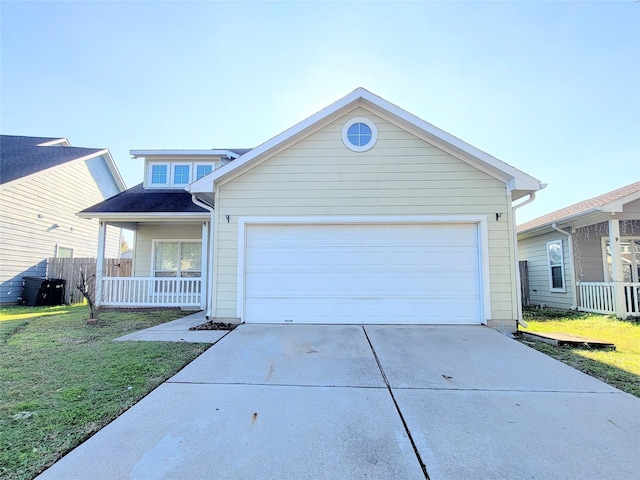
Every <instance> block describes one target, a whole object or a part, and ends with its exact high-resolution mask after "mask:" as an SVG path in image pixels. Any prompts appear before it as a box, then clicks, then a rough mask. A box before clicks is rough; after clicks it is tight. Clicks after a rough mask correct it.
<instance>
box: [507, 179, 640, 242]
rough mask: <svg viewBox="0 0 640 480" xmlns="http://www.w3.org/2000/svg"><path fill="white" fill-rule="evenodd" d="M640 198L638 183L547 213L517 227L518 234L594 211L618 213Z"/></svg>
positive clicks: (639, 183) (639, 184)
mask: <svg viewBox="0 0 640 480" xmlns="http://www.w3.org/2000/svg"><path fill="white" fill-rule="evenodd" d="M639 198H640V182H635V183H632V184H630V185H627V186H624V187H622V188H618V189H616V190H612V191H611V192H608V193H605V194H602V195H598V196H597V197H593V198H590V199H588V200H583V201H582V202H578V203H575V204H573V205H570V206H568V207H565V208H561V209H560V210H556V211H555V212H551V213H547V214H546V215H543V216H541V217H538V218H534V219H533V220H530V221H528V222H526V223H523V224H521V225H518V233H521V232H526V231H528V230H533V229H534V228H538V227H544V226H546V225H551V224H553V223H560V222H563V221H567V220H570V219H573V218H576V217H579V216H582V215H586V214H588V213H593V212H596V211H604V212H620V211H622V207H623V206H624V205H625V204H627V203H629V202H633V201H634V200H637V199H639Z"/></svg>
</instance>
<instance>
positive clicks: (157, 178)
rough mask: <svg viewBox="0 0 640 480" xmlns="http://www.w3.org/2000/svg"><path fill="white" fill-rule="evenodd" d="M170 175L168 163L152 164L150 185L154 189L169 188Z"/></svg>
mask: <svg viewBox="0 0 640 480" xmlns="http://www.w3.org/2000/svg"><path fill="white" fill-rule="evenodd" d="M169 173H170V172H169V164H168V163H152V164H151V165H150V168H149V184H151V185H153V186H154V187H166V186H168V185H169Z"/></svg>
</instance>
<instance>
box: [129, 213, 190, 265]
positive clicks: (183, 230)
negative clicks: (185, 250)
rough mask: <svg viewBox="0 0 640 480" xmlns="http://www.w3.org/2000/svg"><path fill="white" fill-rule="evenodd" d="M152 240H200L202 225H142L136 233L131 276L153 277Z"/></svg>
mask: <svg viewBox="0 0 640 480" xmlns="http://www.w3.org/2000/svg"><path fill="white" fill-rule="evenodd" d="M154 240H194V241H201V240H202V223H201V222H198V223H197V224H184V223H165V224H151V223H142V224H140V228H138V230H137V231H136V238H135V248H134V252H135V253H134V259H133V276H134V277H150V276H153V270H152V265H151V255H152V250H153V241H154Z"/></svg>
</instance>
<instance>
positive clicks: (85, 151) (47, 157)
mask: <svg viewBox="0 0 640 480" xmlns="http://www.w3.org/2000/svg"><path fill="white" fill-rule="evenodd" d="M98 155H104V156H105V158H106V161H107V166H108V167H109V170H111V173H112V175H113V177H114V180H115V181H116V183H117V184H118V187H119V188H120V190H124V188H125V185H124V182H123V180H122V177H121V176H120V173H119V172H118V169H117V168H116V166H115V164H114V162H113V159H112V158H111V155H110V154H109V150H107V149H106V148H82V147H71V146H69V142H68V141H67V139H66V138H61V137H26V136H19V135H0V184H5V183H9V182H12V181H14V180H19V179H21V178H23V177H26V176H29V175H33V174H35V173H38V172H41V171H43V170H47V169H49V168H53V167H57V166H59V165H63V164H65V163H67V162H72V161H74V160H80V159H82V158H91V157H96V156H98Z"/></svg>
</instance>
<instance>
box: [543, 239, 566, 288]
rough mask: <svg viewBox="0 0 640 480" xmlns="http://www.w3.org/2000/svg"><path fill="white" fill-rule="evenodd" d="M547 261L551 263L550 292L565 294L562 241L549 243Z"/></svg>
mask: <svg viewBox="0 0 640 480" xmlns="http://www.w3.org/2000/svg"><path fill="white" fill-rule="evenodd" d="M547 260H548V263H549V290H550V291H552V292H564V291H565V286H564V257H563V255H562V240H554V241H553V242H547Z"/></svg>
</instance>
